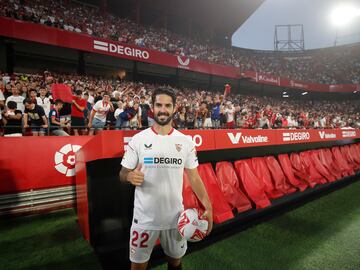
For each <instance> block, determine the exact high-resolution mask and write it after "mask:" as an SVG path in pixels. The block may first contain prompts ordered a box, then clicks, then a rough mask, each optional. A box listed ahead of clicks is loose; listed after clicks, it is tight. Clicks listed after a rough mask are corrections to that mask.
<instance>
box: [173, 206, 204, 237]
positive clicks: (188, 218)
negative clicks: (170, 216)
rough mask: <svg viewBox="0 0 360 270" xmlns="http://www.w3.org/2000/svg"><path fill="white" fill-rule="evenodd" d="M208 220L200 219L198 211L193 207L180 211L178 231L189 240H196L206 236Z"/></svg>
mask: <svg viewBox="0 0 360 270" xmlns="http://www.w3.org/2000/svg"><path fill="white" fill-rule="evenodd" d="M208 225H209V223H208V221H207V220H205V219H202V217H201V215H200V213H199V211H198V210H197V209H195V208H190V209H186V210H184V211H182V212H181V214H180V217H179V219H178V231H179V233H180V235H181V236H182V237H183V238H185V239H186V240H187V241H189V242H198V241H200V240H202V239H204V237H205V236H206V232H207V229H208Z"/></svg>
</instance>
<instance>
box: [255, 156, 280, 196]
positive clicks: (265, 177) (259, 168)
mask: <svg viewBox="0 0 360 270" xmlns="http://www.w3.org/2000/svg"><path fill="white" fill-rule="evenodd" d="M251 164H252V169H253V172H254V173H255V175H256V176H257V177H258V178H259V180H260V181H261V182H262V183H263V185H264V190H265V193H266V195H267V196H268V197H269V198H279V197H281V196H283V195H284V193H283V192H281V191H280V190H277V189H276V187H275V185H274V183H273V180H272V178H271V174H270V171H269V168H268V167H267V165H266V161H265V159H264V158H263V157H255V158H252V159H251Z"/></svg>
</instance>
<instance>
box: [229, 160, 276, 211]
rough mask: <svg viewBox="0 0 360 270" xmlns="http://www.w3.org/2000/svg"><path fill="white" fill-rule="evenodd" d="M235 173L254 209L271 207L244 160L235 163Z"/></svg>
mask: <svg viewBox="0 0 360 270" xmlns="http://www.w3.org/2000/svg"><path fill="white" fill-rule="evenodd" d="M234 165H235V171H236V174H237V175H238V177H239V179H240V180H241V182H242V184H243V187H244V189H245V191H246V193H247V195H248V196H249V198H250V199H251V200H252V201H253V202H254V203H255V205H256V208H265V207H267V206H270V205H271V202H270V201H269V199H268V197H267V196H266V194H265V191H264V190H263V189H262V185H261V183H260V180H259V178H257V176H256V175H255V174H254V173H253V172H252V171H251V169H250V167H249V165H248V163H247V162H246V161H245V160H238V161H235V163H234Z"/></svg>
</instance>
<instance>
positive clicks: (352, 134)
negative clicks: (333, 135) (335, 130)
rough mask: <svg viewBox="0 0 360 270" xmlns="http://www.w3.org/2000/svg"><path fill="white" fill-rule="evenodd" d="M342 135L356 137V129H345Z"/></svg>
mask: <svg viewBox="0 0 360 270" xmlns="http://www.w3.org/2000/svg"><path fill="white" fill-rule="evenodd" d="M342 136H343V138H351V137H356V131H355V130H343V131H342Z"/></svg>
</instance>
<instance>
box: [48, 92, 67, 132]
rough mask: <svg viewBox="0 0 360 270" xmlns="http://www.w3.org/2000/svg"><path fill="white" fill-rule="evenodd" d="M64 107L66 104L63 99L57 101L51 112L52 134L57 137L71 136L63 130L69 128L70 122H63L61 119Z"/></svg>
mask: <svg viewBox="0 0 360 270" xmlns="http://www.w3.org/2000/svg"><path fill="white" fill-rule="evenodd" d="M63 105H64V103H63V101H62V100H61V99H57V100H55V104H54V108H53V109H52V110H50V113H49V122H50V133H51V134H53V135H55V136H69V134H68V133H66V132H65V131H64V130H63V127H67V126H68V123H69V120H65V121H64V122H62V121H61V118H60V110H61V108H62V106H63Z"/></svg>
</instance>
